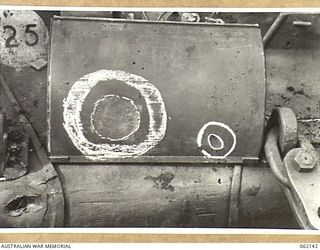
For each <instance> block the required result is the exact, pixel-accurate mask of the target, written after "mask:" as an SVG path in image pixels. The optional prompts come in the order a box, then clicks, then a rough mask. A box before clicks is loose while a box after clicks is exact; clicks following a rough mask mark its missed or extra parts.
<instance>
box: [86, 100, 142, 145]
mask: <svg viewBox="0 0 320 250" xmlns="http://www.w3.org/2000/svg"><path fill="white" fill-rule="evenodd" d="M110 97H116V98H120V99H123V100H126V101H129V102H130V103H131V105H132V106H133V107H134V108H135V112H136V113H137V115H138V117H139V120H138V122H139V124H138V126H137V127H136V128H135V129H134V130H132V131H131V132H130V133H129V134H127V135H125V136H123V137H121V138H110V137H106V136H103V135H101V134H100V133H99V131H98V130H97V129H96V128H95V126H94V124H93V120H94V116H95V113H96V110H97V107H98V106H99V104H100V103H101V102H103V101H105V100H106V99H108V98H110ZM90 123H91V130H92V131H93V132H94V133H96V134H97V135H98V136H99V137H100V138H101V139H108V140H110V141H123V140H126V139H128V138H129V137H130V136H131V135H133V134H134V133H135V132H137V131H138V129H139V127H140V113H139V111H138V107H137V106H136V105H135V103H134V101H133V100H131V99H130V98H127V97H124V96H119V95H105V96H103V97H102V98H101V99H99V100H98V101H96V102H95V104H94V108H93V112H92V113H91V115H90Z"/></svg>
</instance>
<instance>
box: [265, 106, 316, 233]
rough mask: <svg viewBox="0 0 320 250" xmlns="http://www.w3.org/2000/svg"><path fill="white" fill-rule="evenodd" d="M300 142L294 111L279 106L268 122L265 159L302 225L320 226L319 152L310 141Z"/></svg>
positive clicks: (313, 227) (306, 226)
mask: <svg viewBox="0 0 320 250" xmlns="http://www.w3.org/2000/svg"><path fill="white" fill-rule="evenodd" d="M297 145H298V136H297V120H296V116H295V114H294V112H293V110H292V109H289V108H283V107H281V108H277V109H276V110H275V111H274V112H273V113H272V116H271V120H270V123H269V131H268V134H267V138H266V142H265V146H264V150H265V155H266V158H267V160H268V163H269V165H270V168H271V170H272V172H273V173H274V175H275V176H276V177H277V179H278V181H279V182H280V184H281V186H282V188H283V190H284V192H285V194H286V196H287V198H288V200H289V203H290V205H291V207H292V209H293V212H294V215H295V217H296V219H297V221H298V223H299V225H300V226H301V227H302V228H305V229H320V217H319V211H320V193H319V190H320V184H319V180H320V168H319V154H318V153H317V152H316V150H315V149H314V147H313V146H312V144H311V143H310V142H308V141H307V140H303V141H300V146H297ZM281 155H284V157H283V158H282V157H281Z"/></svg>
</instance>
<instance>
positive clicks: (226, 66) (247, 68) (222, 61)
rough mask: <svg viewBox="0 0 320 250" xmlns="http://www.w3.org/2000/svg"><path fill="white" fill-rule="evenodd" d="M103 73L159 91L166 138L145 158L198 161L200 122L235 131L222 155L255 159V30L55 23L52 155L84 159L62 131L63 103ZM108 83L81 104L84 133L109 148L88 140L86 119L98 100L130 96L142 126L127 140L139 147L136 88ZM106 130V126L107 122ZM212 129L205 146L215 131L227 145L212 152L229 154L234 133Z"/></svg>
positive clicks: (261, 79)
mask: <svg viewBox="0 0 320 250" xmlns="http://www.w3.org/2000/svg"><path fill="white" fill-rule="evenodd" d="M200 37H201V39H199V38H200ZM101 69H107V70H121V71H125V72H129V73H132V74H135V75H138V76H141V77H143V78H145V79H147V80H148V81H149V82H150V83H152V84H153V85H154V86H155V87H156V88H157V89H158V90H159V92H160V93H161V96H162V99H163V102H164V105H165V110H166V114H167V127H166V130H165V135H164V138H162V140H160V142H159V143H158V144H157V145H155V146H154V148H151V149H150V150H149V151H148V152H146V153H145V155H148V156H150V155H151V156H199V157H201V156H203V154H202V153H201V149H200V148H199V144H198V143H197V136H198V134H199V131H200V130H201V128H202V127H203V126H204V125H205V124H207V123H208V122H211V121H214V122H219V123H223V124H225V125H226V126H227V127H229V128H230V130H232V131H234V133H235V136H236V145H235V148H234V150H233V151H232V152H231V153H230V156H228V157H227V158H233V159H236V161H241V160H242V158H246V157H247V158H258V155H259V153H260V149H261V145H262V134H263V127H264V108H265V103H264V100H265V73H264V55H263V48H262V42H261V35H260V30H259V28H258V27H256V26H238V25H210V24H183V23H166V24H164V23H152V22H138V21H115V20H113V21H110V20H107V19H91V20H89V19H81V18H80V19H76V18H58V17H57V18H55V19H54V20H53V26H52V36H51V55H50V68H49V70H50V73H49V80H50V81H49V84H50V85H51V87H50V89H49V96H50V97H51V100H50V112H49V116H50V121H49V132H50V135H49V148H50V150H51V155H53V156H59V155H72V156H77V155H81V152H80V151H79V150H78V149H77V148H76V147H75V146H74V144H73V143H72V141H71V140H70V137H69V136H68V134H67V133H66V130H65V128H64V127H63V123H64V122H65V121H64V117H63V111H64V110H63V104H64V99H65V98H66V97H67V95H68V92H69V91H70V89H71V87H72V86H73V85H74V83H75V82H76V81H78V80H79V79H80V78H81V77H83V76H84V75H87V74H89V73H92V72H95V71H97V70H101ZM110 82H112V83H110V84H103V83H102V84H101V83H98V84H97V85H96V87H94V88H93V89H92V91H91V92H90V94H89V95H88V96H87V98H86V99H85V102H84V104H83V110H82V112H81V120H82V123H83V124H82V125H83V130H84V134H85V136H86V137H88V138H89V139H90V140H91V141H94V142H95V143H97V144H99V143H100V144H101V143H112V142H110V140H109V141H108V139H101V138H97V137H95V136H94V135H92V133H91V132H92V131H91V132H90V114H91V113H92V110H93V109H94V102H95V101H96V100H99V99H101V97H102V96H103V95H109V94H114V93H115V94H117V95H120V96H121V95H123V96H125V97H129V98H130V99H132V100H134V103H135V104H136V105H137V106H138V108H140V109H139V111H140V116H141V120H140V127H139V129H138V131H137V132H136V133H134V135H133V136H131V137H130V138H129V139H127V140H126V141H125V143H129V144H130V143H137V142H138V143H139V142H140V141H142V140H144V138H145V137H146V133H147V132H148V123H149V122H150V119H151V118H150V116H148V115H147V109H146V107H145V106H146V103H144V102H143V100H142V101H141V100H140V99H141V96H140V99H139V92H138V91H136V89H134V88H129V87H128V86H127V85H125V84H123V83H121V82H120V83H119V81H110ZM119 112H120V111H119ZM101 117H102V116H101ZM159 119H160V118H159ZM106 120H107V119H106ZM156 122H159V121H156ZM104 126H105V127H108V121H106V122H105V123H104ZM119 126H120V125H119ZM100 128H101V129H103V126H100ZM212 128H213V131H212V132H211V131H208V130H205V132H204V135H203V136H204V140H203V141H204V142H203V145H202V148H204V149H205V150H206V151H210V149H208V147H209V143H208V141H207V140H205V139H206V137H208V136H209V135H210V133H216V134H219V136H220V137H221V138H222V139H223V140H224V144H225V145H224V146H225V148H224V149H222V150H220V152H218V153H216V152H211V151H210V152H209V153H210V154H213V155H214V156H216V154H218V156H219V154H220V155H223V154H227V151H228V150H229V149H230V148H231V147H232V146H233V143H234V142H235V140H233V137H232V134H231V132H229V131H227V130H226V129H224V128H223V127H222V128H221V127H219V126H213V127H212ZM209 129H210V128H209ZM101 131H102V130H101ZM104 132H108V131H104ZM109 132H110V131H109ZM120 132H121V131H120ZM120 132H119V133H120ZM122 132H123V131H122ZM110 133H112V131H111V132H110ZM211 139H212V138H211ZM213 139H214V138H213ZM117 143H118V142H117ZM119 143H120V144H121V142H119ZM201 143H202V141H201ZM211 143H212V144H213V143H217V142H214V141H211ZM206 144H207V145H206ZM214 146H215V147H216V148H218V147H219V145H214ZM220 146H221V145H220ZM209 157H211V155H210V156H209ZM210 159H211V158H210ZM97 160H99V159H97Z"/></svg>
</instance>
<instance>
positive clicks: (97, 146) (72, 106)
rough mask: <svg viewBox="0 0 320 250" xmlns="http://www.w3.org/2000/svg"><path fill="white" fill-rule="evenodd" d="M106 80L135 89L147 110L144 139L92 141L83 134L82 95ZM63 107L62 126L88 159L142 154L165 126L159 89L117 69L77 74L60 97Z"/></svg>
mask: <svg viewBox="0 0 320 250" xmlns="http://www.w3.org/2000/svg"><path fill="white" fill-rule="evenodd" d="M110 80H118V81H122V82H124V83H125V84H127V85H129V86H131V87H133V88H135V89H137V90H138V91H139V92H140V94H141V95H142V97H143V98H144V99H145V102H146V105H147V110H148V113H149V127H148V134H147V135H146V139H145V140H144V141H142V142H141V143H139V144H132V145H125V144H121V145H119V144H114V143H110V144H109V143H93V142H91V141H89V140H88V139H87V138H86V137H85V136H84V134H83V125H82V122H81V117H80V113H81V110H82V106H83V103H84V101H85V98H86V97H87V96H88V94H89V92H90V91H91V89H92V88H93V87H94V86H96V85H97V83H98V82H99V81H101V82H105V83H106V84H108V81H110ZM63 107H64V110H63V119H64V123H63V126H64V129H65V130H66V132H67V134H68V135H69V137H70V138H71V140H72V142H73V144H74V145H75V147H76V148H77V149H78V150H80V152H81V153H82V154H84V155H85V157H87V158H89V159H92V160H104V159H109V158H125V157H131V156H137V155H142V154H144V153H146V152H147V151H149V150H150V149H151V148H153V147H154V146H156V145H157V144H158V143H159V141H161V140H162V138H163V137H164V135H165V132H166V128H167V113H166V109H165V105H164V102H163V99H162V97H161V94H160V92H159V90H158V89H157V88H156V87H155V86H154V85H153V84H151V83H149V82H148V81H147V80H146V79H144V78H143V77H141V76H137V75H134V74H131V73H127V72H124V71H121V70H106V69H102V70H98V71H96V72H93V73H90V74H87V75H85V76H83V77H81V78H80V79H79V80H78V81H77V82H75V83H74V84H73V86H72V87H71V89H70V91H69V93H68V96H67V97H66V98H65V99H64V103H63Z"/></svg>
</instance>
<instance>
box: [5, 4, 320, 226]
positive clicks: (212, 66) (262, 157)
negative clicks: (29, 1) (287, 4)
mask: <svg viewBox="0 0 320 250" xmlns="http://www.w3.org/2000/svg"><path fill="white" fill-rule="evenodd" d="M0 94H1V99H0V156H1V157H0V227H1V228H38V227H42V228H52V227H58V228H192V229H196V228H210V229H211V228H220V229H221V228H222V229H227V228H228V229H244V228H245V229H302V230H317V229H320V164H319V158H320V12H317V11H310V10H309V11H299V10H295V11H293V12H290V11H286V10H285V9H279V10H278V11H274V10H272V11H268V10H265V11H261V10H259V11H256V12H254V11H250V10H245V11H244V10H239V9H238V10H228V9H224V10H223V11H222V10H215V9H212V8H207V9H205V8H202V9H196V8H194V9H192V8H184V9H182V8H164V9H159V8H154V9H153V8H145V9H143V8H132V9H130V8H126V9H125V8H113V9H112V8H105V9H103V8H100V9H98V10H95V9H92V8H91V9H90V8H88V9H86V8H81V10H79V9H76V8H58V7H57V8H55V9H53V8H50V9H41V8H36V9H32V8H25V9H23V8H21V7H20V8H12V9H7V8H3V7H0Z"/></svg>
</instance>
